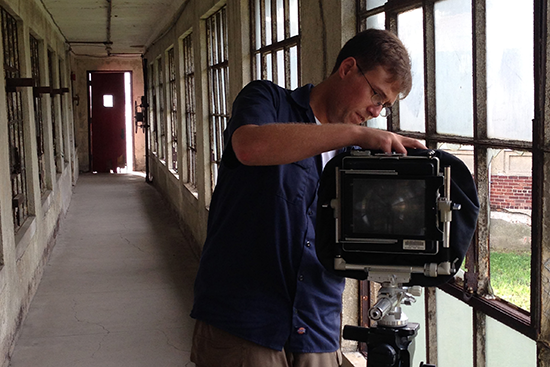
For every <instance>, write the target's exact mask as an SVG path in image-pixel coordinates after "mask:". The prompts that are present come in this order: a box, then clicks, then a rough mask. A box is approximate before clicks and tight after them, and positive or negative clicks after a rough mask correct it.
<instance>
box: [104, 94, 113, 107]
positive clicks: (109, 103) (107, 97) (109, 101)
mask: <svg viewBox="0 0 550 367" xmlns="http://www.w3.org/2000/svg"><path fill="white" fill-rule="evenodd" d="M103 107H113V96H112V95H111V94H104V95H103Z"/></svg>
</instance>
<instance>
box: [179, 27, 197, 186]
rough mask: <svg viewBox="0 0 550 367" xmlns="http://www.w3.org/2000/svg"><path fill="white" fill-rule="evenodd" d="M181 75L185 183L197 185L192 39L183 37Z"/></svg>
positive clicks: (189, 36)
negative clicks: (185, 142) (185, 151)
mask: <svg viewBox="0 0 550 367" xmlns="http://www.w3.org/2000/svg"><path fill="white" fill-rule="evenodd" d="M182 50H183V75H184V88H185V124H186V131H187V183H188V184H190V185H191V186H192V187H195V188H196V187H197V112H196V101H195V63H194V53H193V39H192V38H191V35H188V36H187V37H185V38H184V39H183V48H182Z"/></svg>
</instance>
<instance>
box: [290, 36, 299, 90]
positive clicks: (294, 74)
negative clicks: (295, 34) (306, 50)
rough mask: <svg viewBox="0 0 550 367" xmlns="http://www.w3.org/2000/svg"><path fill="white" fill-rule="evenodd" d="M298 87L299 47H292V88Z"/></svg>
mask: <svg viewBox="0 0 550 367" xmlns="http://www.w3.org/2000/svg"><path fill="white" fill-rule="evenodd" d="M296 88H298V47H297V46H293V47H291V48H290V89H296Z"/></svg>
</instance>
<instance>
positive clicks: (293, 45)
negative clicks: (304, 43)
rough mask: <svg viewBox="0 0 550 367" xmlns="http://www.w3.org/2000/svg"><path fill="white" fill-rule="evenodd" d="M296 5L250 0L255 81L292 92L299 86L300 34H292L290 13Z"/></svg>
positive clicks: (287, 0) (283, 0)
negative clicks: (262, 80) (265, 81)
mask: <svg viewBox="0 0 550 367" xmlns="http://www.w3.org/2000/svg"><path fill="white" fill-rule="evenodd" d="M299 8H300V7H299V3H298V1H295V2H293V3H292V4H291V2H290V0H251V6H250V9H251V17H250V18H251V19H252V22H253V24H252V27H251V29H252V30H253V31H252V39H251V45H252V50H254V52H253V55H252V72H253V78H254V79H267V80H271V81H273V82H274V83H276V84H278V85H280V86H282V87H285V88H288V89H294V88H297V87H298V86H299V83H300V63H299V62H298V60H300V34H299V29H300V26H299V16H298V20H297V22H298V24H297V25H295V27H296V28H297V29H298V34H293V32H292V31H291V21H295V20H291V16H290V13H291V12H293V13H294V12H295V13H297V14H299Z"/></svg>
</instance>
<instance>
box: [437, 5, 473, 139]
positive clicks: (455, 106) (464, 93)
mask: <svg viewBox="0 0 550 367" xmlns="http://www.w3.org/2000/svg"><path fill="white" fill-rule="evenodd" d="M471 9H472V5H471V3H470V1H462V0H450V1H440V2H437V3H435V9H434V10H435V50H436V54H435V80H436V88H435V90H436V109H437V132H438V133H441V134H453V135H463V136H470V137H471V136H473V134H474V122H473V94H472V92H473V89H472V34H471V32H470V31H468V30H471V29H472V14H471Z"/></svg>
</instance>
